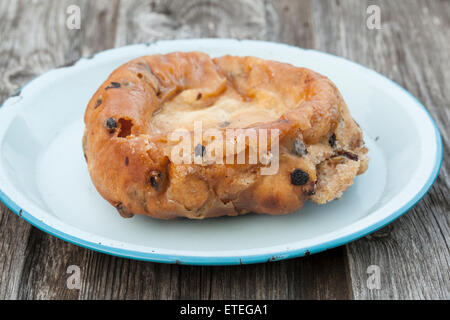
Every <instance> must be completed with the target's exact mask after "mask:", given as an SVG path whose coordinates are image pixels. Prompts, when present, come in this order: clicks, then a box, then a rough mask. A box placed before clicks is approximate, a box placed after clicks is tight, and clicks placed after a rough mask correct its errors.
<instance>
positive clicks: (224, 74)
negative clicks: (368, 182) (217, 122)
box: [83, 52, 368, 219]
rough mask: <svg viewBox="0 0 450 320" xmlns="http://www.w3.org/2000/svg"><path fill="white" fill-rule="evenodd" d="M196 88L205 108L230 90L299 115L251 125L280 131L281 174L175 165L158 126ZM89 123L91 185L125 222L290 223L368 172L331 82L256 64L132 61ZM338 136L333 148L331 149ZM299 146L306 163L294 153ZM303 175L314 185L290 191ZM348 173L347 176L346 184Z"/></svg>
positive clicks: (115, 76)
mask: <svg viewBox="0 0 450 320" xmlns="http://www.w3.org/2000/svg"><path fill="white" fill-rule="evenodd" d="M118 84H119V85H120V87H118V86H119V85H118ZM197 88H198V90H199V92H201V94H200V95H199V96H197V98H198V100H199V102H198V103H199V104H200V107H205V108H207V107H208V105H210V104H211V101H214V99H216V97H218V96H220V95H221V94H223V93H224V92H225V91H226V90H228V88H232V90H234V92H238V93H239V94H240V95H241V96H242V99H258V98H260V96H259V94H260V92H261V91H262V90H270V91H271V92H275V93H277V96H278V97H279V99H282V100H283V103H285V104H286V105H291V106H293V107H292V108H290V109H289V110H288V111H287V112H285V113H284V114H282V116H281V117H280V118H279V119H277V120H274V121H270V122H264V123H257V124H253V125H252V126H251V127H254V128H269V129H274V128H276V129H279V130H280V165H279V166H280V169H279V173H278V174H276V175H272V176H262V175H260V173H259V170H258V169H259V167H260V165H225V164H224V165H220V164H213V165H206V166H205V165H195V164H192V165H186V164H184V165H176V164H174V163H173V162H171V161H170V157H168V156H167V152H166V150H167V146H168V142H167V137H166V134H165V133H161V132H157V131H156V130H155V128H153V127H152V126H151V124H150V119H151V118H152V117H153V115H154V114H155V113H157V112H158V110H159V109H160V108H161V107H163V106H164V103H166V102H167V101H170V100H171V99H173V98H174V97H175V96H176V95H178V94H180V93H181V92H183V91H184V90H186V89H197ZM230 90H231V89H230ZM202 104H203V105H202ZM109 118H113V119H114V120H115V121H116V124H117V129H116V130H114V132H112V131H111V130H108V129H107V128H106V127H105V121H106V120H107V119H109ZM85 124H86V129H85V133H84V138H83V149H84V152H85V156H86V160H87V163H88V168H89V172H90V175H91V178H92V181H93V183H94V185H95V187H96V188H97V190H98V192H99V193H100V194H101V195H102V196H103V197H104V198H105V199H106V200H108V201H109V202H110V203H111V204H112V205H113V206H115V207H116V208H117V209H118V211H119V212H120V213H121V214H122V215H123V216H130V215H131V214H144V215H148V216H152V217H155V218H161V219H170V218H175V217H188V218H195V219H200V218H206V217H217V216H221V215H238V214H244V213H247V212H255V213H268V214H287V213H290V212H292V211H295V210H297V209H299V208H301V207H302V206H303V204H304V202H305V201H306V200H307V199H308V198H311V197H312V199H313V200H314V201H316V202H318V203H325V202H328V201H331V200H333V199H334V198H336V197H340V195H341V194H342V192H343V191H345V189H346V188H347V187H348V186H349V185H351V183H352V182H353V178H354V177H355V175H356V174H361V173H363V172H364V171H365V170H366V169H367V162H368V158H367V156H366V153H367V149H366V148H365V147H364V142H363V139H362V134H361V130H360V128H359V127H358V125H357V124H356V123H355V122H354V121H353V119H352V118H351V116H350V114H349V111H348V109H347V107H346V104H345V102H344V100H343V98H342V96H341V94H340V93H339V91H338V90H337V88H336V87H335V85H334V84H333V83H332V82H331V81H330V80H329V79H328V78H326V77H324V76H322V75H319V74H317V73H315V72H313V71H311V70H308V69H304V68H296V67H293V66H291V65H288V64H283V63H278V62H274V61H265V60H261V59H257V58H253V57H232V56H224V57H221V58H216V59H211V58H210V57H209V56H208V55H206V54H203V53H198V52H191V53H172V54H168V55H154V56H146V57H141V58H139V59H136V60H133V61H130V62H128V63H126V64H124V65H123V66H121V67H119V68H118V69H117V70H115V71H114V72H113V73H112V74H111V75H110V77H109V78H108V79H107V80H106V81H105V82H104V83H103V84H102V85H101V86H100V88H99V89H98V90H97V92H96V93H95V94H94V96H93V97H92V99H91V101H90V102H89V104H88V106H87V109H86V113H85ZM218 129H220V130H225V129H224V128H218ZM333 134H334V137H335V138H336V139H335V140H336V142H335V143H334V147H332V146H330V142H329V140H330V137H331V136H332V135H333ZM299 137H300V139H301V140H302V142H303V143H304V144H305V146H306V147H307V149H308V154H307V155H304V156H299V155H297V154H295V153H294V152H293V151H292V144H293V141H294V140H295V139H298V138H299ZM346 153H347V157H346V156H345V154H346ZM351 155H354V156H351ZM335 157H340V162H339V167H338V168H339V170H334V171H333V170H331V169H330V170H327V166H332V167H333V168H336V161H331V160H330V159H333V158H335ZM352 158H353V159H352ZM346 164H347V165H348V169H349V171H348V172H347V171H346V170H345V169H346V168H347V167H345V165H346ZM295 169H302V170H303V171H305V172H307V173H308V174H309V177H310V179H309V181H308V183H306V184H305V185H303V186H294V185H292V184H291V182H290V174H291V172H292V171H293V170H295ZM322 172H323V173H324V174H323V176H322V177H321V176H320V175H321V173H322ZM332 172H335V174H334V175H333V174H330V173H332ZM342 172H345V177H343V176H340V175H341V173H342ZM152 176H154V178H152ZM152 179H153V180H152ZM339 179H341V180H342V181H345V183H344V184H342V186H341V187H340V188H339V187H334V189H332V190H331V189H329V188H328V189H327V188H326V186H327V185H328V181H329V182H330V183H331V184H333V183H334V185H339V183H337V184H336V181H340V180H339ZM156 180H157V181H156Z"/></svg>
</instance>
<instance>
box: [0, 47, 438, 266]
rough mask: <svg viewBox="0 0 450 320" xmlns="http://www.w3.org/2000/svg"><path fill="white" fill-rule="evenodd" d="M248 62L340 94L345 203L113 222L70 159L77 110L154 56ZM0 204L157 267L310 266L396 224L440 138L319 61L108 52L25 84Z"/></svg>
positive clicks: (391, 87)
mask: <svg viewBox="0 0 450 320" xmlns="http://www.w3.org/2000/svg"><path fill="white" fill-rule="evenodd" d="M174 51H203V52H206V53H208V54H210V55H211V56H221V55H224V54H231V55H240V56H243V55H250V56H257V57H260V58H264V59H272V60H278V61H282V62H288V63H291V64H293V65H296V66H302V67H307V68H311V69H313V70H315V71H317V72H319V73H322V74H324V75H326V76H328V77H329V78H330V79H331V80H332V81H334V83H335V84H336V85H337V86H338V88H339V89H340V90H341V92H342V94H343V96H344V99H345V100H346V102H347V104H348V106H349V108H350V111H351V113H352V115H353V117H354V118H355V120H356V121H357V122H358V123H359V124H360V125H361V127H362V128H363V130H364V135H365V140H366V142H367V145H368V147H369V149H370V153H369V156H370V158H371V162H370V167H369V170H368V171H367V172H366V173H365V174H364V175H362V176H359V177H357V178H356V180H355V183H354V185H353V186H352V187H351V188H349V190H348V191H347V192H346V193H345V194H344V196H343V197H342V198H341V199H340V200H338V201H334V202H332V203H330V204H327V205H323V206H318V205H315V204H313V203H307V204H306V205H305V207H304V208H303V209H302V210H301V211H299V212H295V213H293V214H291V215H287V216H267V215H246V216H240V217H222V218H216V219H208V220H203V221H191V220H186V219H179V220H173V221H159V220H154V219H151V218H148V217H144V216H135V217H134V218H133V219H127V220H126V219H122V218H121V217H120V216H119V215H118V214H117V212H116V211H115V209H114V208H112V207H111V206H110V205H109V204H108V203H107V202H106V201H105V200H103V199H102V198H101V197H100V196H99V195H98V193H97V192H96V190H95V188H94V186H93V185H92V183H91V181H90V178H89V175H88V171H87V167H86V164H85V161H84V158H83V153H82V149H81V137H82V131H83V128H84V125H83V114H84V110H85V107H86V105H87V103H88V101H89V99H90V98H91V96H92V95H93V93H94V92H95V90H96V89H97V88H98V87H99V86H100V84H101V83H102V82H103V81H104V80H105V79H106V78H107V76H108V75H109V73H110V72H111V71H112V70H113V69H115V68H116V67H118V66H120V65H121V64H123V63H125V62H126V61H128V60H130V59H133V58H136V57H139V56H142V55H150V54H155V53H168V52H174ZM0 147H1V154H0V189H1V191H0V199H1V201H3V202H4V203H5V204H6V205H7V206H8V207H9V208H10V209H11V210H12V211H14V212H15V213H17V214H18V215H19V216H21V217H22V218H24V219H25V220H27V221H28V222H30V223H31V224H33V225H34V226H36V227H37V228H39V229H41V230H43V231H45V232H47V233H49V234H52V235H54V236H56V237H58V238H61V239H64V240H66V241H68V242H71V243H74V244H77V245H80V246H83V247H86V248H89V249H93V250H97V251H100V252H104V253H108V254H112V255H117V256H120V257H127V258H131V259H140V260H148V261H156V262H165V263H183V264H196V265H228V264H246V263H257V262H266V261H274V260H280V259H287V258H292V257H299V256H303V255H308V254H313V253H316V252H320V251H323V250H326V249H329V248H333V247H336V246H340V245H343V244H345V243H348V242H350V241H352V240H355V239H358V238H360V237H362V236H364V235H367V234H369V233H371V232H373V231H375V230H377V229H379V228H381V227H383V226H385V225H386V224H388V223H389V222H391V221H393V220H394V219H396V218H398V217H399V216H400V215H401V214H402V213H404V212H406V211H407V210H409V209H410V208H411V207H412V206H413V205H414V204H415V203H417V201H419V200H420V199H421V198H422V197H423V195H424V194H425V193H426V192H427V190H428V189H429V188H430V187H431V185H432V184H433V182H434V180H435V179H436V176H437V175H438V172H439V168H440V165H441V163H442V142H441V137H440V134H439V131H438V129H437V127H436V125H435V123H434V121H433V119H432V118H431V116H430V115H429V114H428V112H427V111H426V109H425V108H424V107H423V106H422V104H421V103H420V102H419V101H417V99H415V98H414V97H413V96H412V95H411V94H409V93H408V92H407V91H405V90H404V89H402V88H401V87H400V86H399V85H397V84H395V83H394V82H392V81H390V80H389V79H387V78H385V77H383V76H382V75H380V74H378V73H376V72H374V71H372V70H369V69H367V68H365V67H362V66H360V65H358V64H355V63H353V62H350V61H348V60H345V59H342V58H339V57H336V56H332V55H329V54H325V53H321V52H317V51H312V50H302V49H299V48H297V47H292V46H288V45H284V44H277V43H269V42H262V41H238V40H220V39H198V40H177V41H161V42H156V43H151V44H142V45H133V46H128V47H123V48H118V49H112V50H108V51H105V52H102V53H99V54H97V55H95V56H94V57H92V58H89V59H81V60H80V61H78V62H77V63H76V64H75V65H73V66H70V67H64V68H59V69H56V70H52V71H50V72H48V73H45V74H44V75H42V76H40V77H38V78H37V79H35V80H33V81H32V82H31V83H29V84H28V85H27V86H26V87H25V88H23V89H22V90H21V92H19V93H18V94H16V95H15V96H13V97H11V98H10V99H8V100H7V101H6V102H5V103H4V105H3V106H2V108H1V109H0Z"/></svg>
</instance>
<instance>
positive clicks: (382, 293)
mask: <svg viewBox="0 0 450 320" xmlns="http://www.w3.org/2000/svg"><path fill="white" fill-rule="evenodd" d="M373 4H375V5H378V6H379V7H380V9H381V21H382V25H381V26H382V29H381V30H376V29H375V30H369V29H368V28H367V27H366V19H367V17H368V16H367V14H366V9H367V7H368V6H369V5H373ZM312 11H313V13H314V14H313V17H314V29H315V36H316V37H315V39H316V47H317V48H318V49H319V50H323V51H328V52H331V53H335V54H338V55H340V56H344V57H347V58H349V59H352V60H354V61H357V62H359V63H361V64H363V65H367V66H369V67H370V68H373V69H375V70H377V71H379V72H381V73H383V74H385V75H386V76H388V77H389V78H391V79H393V80H394V81H396V82H398V83H400V84H401V85H403V86H404V87H405V88H406V89H408V90H409V91H411V92H412V93H413V94H414V95H415V96H417V97H418V98H419V99H420V100H421V101H422V102H423V103H424V104H425V106H426V107H427V108H428V110H429V111H430V112H431V113H432V114H433V116H434V118H435V119H436V121H437V123H438V126H439V127H440V129H441V132H442V134H443V139H444V144H445V146H446V147H445V148H444V153H445V155H444V159H445V158H447V159H448V157H449V156H450V153H449V148H448V147H449V145H450V132H449V128H450V108H449V101H450V96H449V94H450V82H449V81H448V80H449V78H450V28H449V24H450V20H449V17H450V2H448V1H420V0H418V1H408V3H407V4H406V3H404V2H401V1H389V2H387V1H359V0H352V1H317V2H316V1H314V2H313V10H312ZM449 174H450V165H449V163H448V161H447V162H444V165H443V168H442V170H441V173H440V176H439V178H438V180H437V181H436V184H435V185H434V187H433V189H432V190H431V191H430V193H429V194H428V195H427V196H426V197H425V198H424V199H423V200H422V201H421V202H420V203H419V204H418V205H417V206H416V207H415V208H414V209H412V210H410V212H408V213H407V214H406V215H405V216H403V217H402V218H400V219H399V220H398V221H396V222H395V223H393V224H392V225H391V226H390V227H389V228H388V229H385V230H382V231H381V232H380V233H379V235H381V236H378V237H377V236H372V237H368V238H366V239H362V240H360V241H357V242H354V243H352V244H350V245H348V246H347V250H348V251H347V253H348V258H349V266H350V271H351V278H352V283H353V292H354V294H355V298H356V299H379V298H395V299H410V298H420V299H423V298H426V299H436V298H447V299H448V298H449V297H450V251H449V243H450V228H449V226H450V215H449V213H450V198H449V196H448V195H449V194H450V179H449V177H450V176H449ZM383 233H384V234H383ZM370 265H378V266H380V268H381V289H380V290H370V289H368V288H367V285H366V279H367V277H368V275H367V274H366V270H367V267H368V266H370Z"/></svg>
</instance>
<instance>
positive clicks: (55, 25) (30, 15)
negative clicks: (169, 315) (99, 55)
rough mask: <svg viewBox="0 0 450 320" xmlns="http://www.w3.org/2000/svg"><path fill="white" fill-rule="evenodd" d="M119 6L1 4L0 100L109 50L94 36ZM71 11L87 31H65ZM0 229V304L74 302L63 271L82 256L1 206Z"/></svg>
mask: <svg viewBox="0 0 450 320" xmlns="http://www.w3.org/2000/svg"><path fill="white" fill-rule="evenodd" d="M117 3H118V2H117V1H115V2H113V1H96V2H95V6H96V7H95V8H93V9H94V10H92V11H91V10H89V9H92V7H91V6H92V2H88V1H58V2H50V1H33V2H30V1H2V2H1V4H0V15H1V18H0V36H1V39H2V41H0V74H1V75H2V77H1V79H0V80H1V85H0V97H1V100H3V99H4V98H6V97H7V96H9V95H10V94H12V93H13V92H14V91H15V90H17V89H18V88H19V87H20V86H22V85H23V84H25V83H26V82H28V81H29V80H31V79H32V78H34V77H35V76H37V75H39V74H41V73H43V72H45V71H47V70H49V69H52V68H54V67H57V66H60V65H64V64H66V63H68V62H71V61H74V60H77V59H79V58H80V57H81V55H82V54H85V55H88V54H90V53H92V51H93V50H104V49H106V48H109V47H111V46H112V45H113V43H112V42H111V38H109V41H110V42H109V44H108V42H107V41H108V38H107V37H102V38H98V36H97V33H96V32H97V31H99V30H100V31H101V30H104V26H105V25H114V23H112V22H111V20H112V21H113V20H114V19H115V17H116V15H115V12H116V11H114V8H116V4H117ZM69 5H78V6H79V7H80V8H81V9H82V21H86V20H87V19H88V20H89V21H91V22H90V23H89V25H88V26H87V25H84V24H82V25H81V26H82V27H81V29H80V30H70V29H68V28H67V27H66V19H67V17H68V15H67V8H68V6H69ZM110 6H112V9H111V7H110ZM85 19H86V20H85ZM96 37H97V38H96ZM82 42H83V43H84V44H85V45H84V47H83V48H82V46H81V43H82ZM102 43H103V47H102ZM0 227H1V230H2V241H0V270H1V273H0V298H1V299H4V298H5V299H15V298H19V299H20V298H75V297H77V296H78V292H77V291H69V290H68V289H67V288H66V278H67V276H68V275H67V274H66V269H67V266H68V265H70V264H76V262H78V263H80V262H79V261H77V259H78V257H82V253H83V252H84V251H86V250H84V249H80V248H78V247H76V246H73V245H70V244H68V243H65V242H63V241H60V240H57V239H55V238H54V237H52V236H49V235H47V234H44V233H42V232H41V231H39V230H37V229H35V228H32V227H31V226H30V225H29V224H28V223H26V222H25V221H23V220H21V219H19V218H18V217H17V216H16V215H14V214H13V213H11V212H10V211H9V210H8V209H7V208H6V207H5V206H4V205H3V204H2V205H1V207H0ZM83 250H84V251H83ZM80 264H81V263H80Z"/></svg>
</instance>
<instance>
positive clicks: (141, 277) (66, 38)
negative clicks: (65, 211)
mask: <svg viewBox="0 0 450 320" xmlns="http://www.w3.org/2000/svg"><path fill="white" fill-rule="evenodd" d="M71 4H75V5H79V6H80V8H81V15H82V27H81V29H80V30H69V29H67V28H66V26H65V22H66V18H67V15H66V9H67V6H69V5H71ZM369 4H377V5H379V6H380V8H381V14H382V30H368V29H367V27H366V18H367V14H366V8H367V7H368V5H369ZM411 17H414V19H412V18H411ZM449 17H450V2H449V1H440V0H439V1H435V0H428V1H425V0H410V1H408V5H404V4H402V2H400V1H381V0H380V1H361V0H340V1H337V0H333V1H329V0H319V1H317V0H314V1H309V0H301V1H288V0H281V1H264V0H227V1H224V0H222V1H219V0H209V1H205V0H188V1H183V0H171V1H157V0H154V1H136V0H134V1H119V0H115V1H109V0H102V1H98V0H97V1H87V0H77V1H75V0H67V1H66V0H65V1H57V2H55V1H49V0H39V1H25V0H22V1H18V0H9V1H1V2H0V39H1V41H0V100H4V99H5V98H6V97H7V96H9V95H10V94H12V93H13V92H14V91H15V90H16V89H18V88H19V87H20V86H21V85H23V84H24V83H26V82H27V81H28V80H30V79H31V78H33V77H34V76H36V75H38V74H40V73H42V72H44V71H46V70H49V69H51V68H54V67H56V66H59V65H63V64H65V63H70V62H72V61H74V60H76V59H78V58H80V57H82V56H89V55H91V54H92V53H95V52H98V51H102V50H105V49H108V48H112V47H115V46H122V45H126V44H132V43H141V42H152V41H155V40H160V39H176V38H199V37H231V38H250V39H262V40H270V41H280V42H286V43H290V44H294V45H297V46H300V47H305V48H316V49H318V50H322V51H327V52H330V53H334V54H337V55H340V56H343V57H346V58H349V59H352V60H354V61H356V62H358V63H361V64H363V65H366V66H368V67H370V68H373V69H375V70H377V71H379V72H381V73H383V74H385V75H386V76H387V77H389V78H391V79H393V80H395V81H397V82H399V83H400V84H401V85H403V86H404V87H405V88H406V89H408V90H410V91H411V92H412V93H413V94H414V95H415V96H417V97H418V98H419V99H420V100H421V101H422V102H423V103H424V104H425V105H426V106H427V108H428V110H430V112H431V113H432V114H433V115H434V117H435V119H436V120H437V123H438V125H439V127H440V129H441V132H442V133H443V140H444V144H445V146H446V147H445V149H444V152H445V155H444V157H445V158H446V159H448V157H449V146H450V132H449V131H450V130H449V128H450V107H449V101H450V99H449V98H450V97H449V94H450V65H449V64H450V28H449V25H450V21H449ZM449 171H450V165H449V164H448V161H447V162H444V165H443V168H442V170H441V173H440V176H439V178H438V180H437V182H436V184H435V185H434V187H433V188H432V190H431V191H430V193H429V194H428V195H427V196H426V197H425V198H424V199H423V200H422V201H421V202H420V203H419V204H418V205H417V206H416V207H415V208H414V209H412V210H410V212H409V213H408V214H406V215H405V216H403V217H402V218H400V219H399V220H398V221H396V222H394V223H393V224H391V225H390V226H389V227H388V228H386V229H383V230H381V231H379V232H378V233H376V234H374V235H372V236H370V237H367V238H364V239H361V240H359V241H356V242H354V243H352V244H350V245H347V246H345V247H341V248H337V249H334V250H331V251H327V252H324V253H322V254H318V255H314V256H311V257H305V258H301V259H293V260H287V261H280V262H274V263H267V264H259V265H250V266H233V267H192V266H180V265H164V264H155V263H147V262H139V261H133V260H128V259H120V258H116V257H112V256H108V255H104V254H100V253H97V252H93V251H90V250H87V249H84V248H80V247H77V246H74V245H71V244H68V243H66V242H64V241H61V240H59V239H56V238H54V237H52V236H49V235H47V234H45V233H43V232H41V231H39V230H37V229H35V228H33V227H31V226H30V225H29V224H27V223H26V222H24V221H23V220H21V219H20V218H19V217H17V216H16V215H14V214H13V213H11V212H10V211H9V210H8V209H7V208H6V207H5V206H3V205H0V228H1V229H0V230H1V240H2V241H0V299H16V298H19V299H227V298H229V299H235V298H236V299H307V298H310V299H321V298H326V299H348V298H356V299H379V298H396V299H407V298H427V299H437V298H447V299H448V298H450V283H449V281H450V273H449V270H450V268H449V266H450V252H449V243H450V226H449V225H450V223H449V213H450V203H449V196H448V195H449V191H450V190H449V189H450V185H449V184H450V177H449V174H450V172H449ZM69 265H78V266H80V268H81V279H82V287H81V290H69V289H68V288H67V287H66V279H67V277H68V274H67V273H66V270H67V267H68V266H69ZM369 265H379V266H380V267H381V270H382V288H381V290H369V289H368V288H367V286H366V279H367V274H366V269H367V267H368V266H369Z"/></svg>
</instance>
